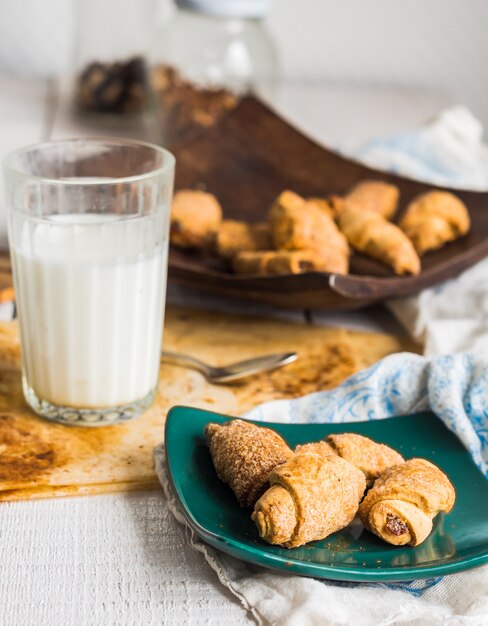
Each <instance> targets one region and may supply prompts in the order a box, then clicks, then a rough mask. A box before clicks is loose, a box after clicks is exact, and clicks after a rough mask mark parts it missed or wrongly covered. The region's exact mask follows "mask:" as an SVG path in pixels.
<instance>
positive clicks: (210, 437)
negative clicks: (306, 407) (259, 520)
mask: <svg viewBox="0 0 488 626" xmlns="http://www.w3.org/2000/svg"><path fill="white" fill-rule="evenodd" d="M205 436H206V439H207V445H208V447H209V449H210V454H211V456H212V460H213V463H214V466H215V470H216V472H217V475H218V477H219V478H220V480H222V481H224V482H225V483H227V484H228V485H229V486H230V488H231V489H232V490H233V491H234V493H235V494H236V497H237V499H238V501H239V504H240V505H241V506H252V505H253V504H254V503H255V502H256V500H257V499H258V498H259V496H260V495H261V494H262V493H263V491H264V490H265V489H266V487H267V485H268V478H269V473H270V472H271V470H272V469H274V468H275V467H276V465H278V464H279V463H283V462H285V461H286V460H287V459H289V458H290V457H292V456H293V452H292V450H291V449H290V448H289V446H288V445H287V443H286V442H285V440H284V439H283V438H282V437H281V436H280V435H278V433H277V432H275V431H274V430H270V429H269V428H264V427H262V426H257V425H256V424H253V423H251V422H245V421H243V420H239V419H234V420H230V421H229V422H226V423H225V424H222V425H221V424H212V423H211V424H207V426H206V428H205Z"/></svg>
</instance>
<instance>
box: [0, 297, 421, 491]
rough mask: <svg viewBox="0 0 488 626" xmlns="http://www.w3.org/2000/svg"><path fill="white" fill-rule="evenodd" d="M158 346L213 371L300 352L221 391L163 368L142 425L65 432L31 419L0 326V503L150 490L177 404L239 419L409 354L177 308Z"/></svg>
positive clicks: (331, 331) (10, 329)
mask: <svg viewBox="0 0 488 626" xmlns="http://www.w3.org/2000/svg"><path fill="white" fill-rule="evenodd" d="M164 345H165V347H166V348H167V349H168V350H173V351H181V352H187V353H190V354H192V355H194V356H196V357H199V358H201V359H203V360H205V361H207V362H209V363H211V364H215V365H223V364H225V363H226V362H228V361H229V359H232V360H238V359H244V358H249V357H252V356H256V355H260V354H266V353H270V352H277V351H296V352H298V354H299V358H298V360H297V361H296V362H295V363H293V364H291V365H289V366H287V367H285V368H283V369H281V370H276V371H275V372H271V373H266V374H260V375H257V376H254V377H253V378H250V379H248V380H247V381H246V382H241V383H235V384H232V385H226V386H222V385H220V386H218V385H211V384H209V383H208V382H206V380H205V379H204V378H203V377H202V376H201V375H200V374H199V373H197V372H194V371H191V370H185V369H181V368H177V367H174V366H167V365H163V366H162V367H161V371H160V381H159V391H158V395H157V399H156V401H155V403H154V405H153V406H152V407H151V409H150V410H149V411H147V412H146V413H145V414H144V415H142V416H141V417H139V418H138V419H135V420H132V421H131V422H127V423H125V424H120V425H114V426H107V427H103V428H86V427H85V428H83V427H72V426H63V425H59V424H55V423H52V422H48V421H46V420H43V419H41V418H38V417H36V416H35V415H34V414H33V413H32V412H31V411H30V409H29V408H28V407H27V405H26V404H25V402H24V400H23V397H22V390H21V384H20V350H19V349H20V346H19V340H18V334H17V325H16V323H15V322H8V323H2V324H0V501H1V500H4V501H6V500H20V499H33V498H46V497H55V496H66V495H77V494H96V493H107V492H115V491H126V490H132V489H143V488H151V487H154V486H155V485H156V484H157V483H156V477H155V474H154V471H153V461H152V449H153V448H154V446H155V445H156V444H158V443H160V442H161V441H162V439H163V432H164V428H163V427H164V421H165V417H166V414H167V412H168V410H169V408H170V407H172V406H174V405H175V404H183V405H190V406H194V407H199V408H204V409H209V410H214V411H218V412H221V413H226V414H229V415H241V414H242V413H244V412H245V411H248V410H249V409H251V408H252V407H254V406H256V405H257V404H259V403H261V402H265V401H267V400H272V399H278V398H293V397H297V396H300V395H303V394H305V393H310V392H312V391H317V390H321V389H327V388H329V387H333V386H335V385H337V384H339V383H340V382H341V381H342V380H344V379H345V378H346V377H347V376H349V375H351V374H353V373H354V372H356V371H358V370H360V369H362V368H364V367H367V366H369V365H371V364H372V363H374V362H375V361H377V360H378V359H380V358H382V357H383V356H386V355H387V354H390V353H393V352H398V351H401V350H412V349H415V348H414V347H413V346H412V345H411V344H410V343H409V342H408V340H406V339H402V338H398V337H394V336H391V335H385V334H373V333H364V332H354V331H350V330H345V329H336V328H324V327H316V326H312V325H306V324H303V325H299V324H293V323H290V322H283V321H277V320H272V319H262V318H254V317H247V316H234V315H227V314H222V313H211V312H201V311H188V310H182V309H169V310H168V311H167V316H166V323H165V335H164Z"/></svg>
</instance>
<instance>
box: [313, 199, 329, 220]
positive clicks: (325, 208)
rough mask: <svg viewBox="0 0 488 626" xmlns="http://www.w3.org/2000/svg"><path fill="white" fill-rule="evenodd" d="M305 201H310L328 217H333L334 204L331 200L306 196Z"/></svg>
mask: <svg viewBox="0 0 488 626" xmlns="http://www.w3.org/2000/svg"><path fill="white" fill-rule="evenodd" d="M307 202H312V203H313V204H315V206H316V207H317V208H318V209H320V210H321V211H322V212H323V213H325V214H326V215H327V216H328V217H331V218H332V219H334V217H335V208H334V204H333V202H332V201H331V200H329V199H327V198H315V197H311V198H307Z"/></svg>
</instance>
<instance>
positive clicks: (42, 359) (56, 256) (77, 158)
mask: <svg viewBox="0 0 488 626" xmlns="http://www.w3.org/2000/svg"><path fill="white" fill-rule="evenodd" d="M173 178H174V157H173V156H172V155H171V154H170V153H169V152H167V151H166V150H163V149H162V148H159V147H157V146H153V145H151V144H147V143H142V142H137V141H129V140H123V139H105V138H94V139H68V140H62V141H53V142H48V143H43V144H39V145H35V146H31V147H27V148H23V149H21V150H18V151H16V152H13V153H11V154H10V155H9V156H7V158H6V159H5V161H4V179H5V181H4V182H5V194H6V196H5V197H6V207H7V213H8V232H9V243H10V254H11V257H12V266H13V274H14V289H15V297H16V303H17V310H18V317H19V325H20V336H21V348H22V384H23V390H24V396H25V399H26V400H27V403H28V404H29V405H30V406H31V407H32V409H33V410H34V411H35V412H36V413H38V414H39V415H41V416H43V417H45V418H47V419H50V420H54V421H57V422H62V423H65V424H74V425H92V426H98V425H103V424H114V423H116V422H123V421H125V420H128V419H131V418H133V417H136V416H137V415H139V414H140V413H142V412H143V411H144V410H145V409H146V408H148V407H149V406H150V404H151V403H152V401H153V399H154V396H155V393H156V388H157V384H158V378H159V362H160V352H161V340H162V327H163V316H164V301H165V294H166V274H167V256H168V235H169V216H170V207H171V197H172V191H173Z"/></svg>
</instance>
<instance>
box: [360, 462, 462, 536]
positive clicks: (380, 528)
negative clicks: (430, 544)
mask: <svg viewBox="0 0 488 626" xmlns="http://www.w3.org/2000/svg"><path fill="white" fill-rule="evenodd" d="M455 497H456V496H455V491H454V487H453V486H452V484H451V482H450V481H449V479H448V478H447V476H446V475H445V474H444V473H443V472H441V470H440V469H439V468H438V467H436V466H435V465H434V464H433V463H430V462H429V461H426V460H425V459H410V460H409V461H405V463H402V464H401V465H394V466H393V467H390V468H389V469H387V470H386V471H385V472H384V473H383V474H382V475H381V476H380V477H379V478H378V479H377V480H376V482H375V484H374V485H373V487H372V488H371V489H370V490H369V491H368V493H367V494H366V496H365V498H364V500H363V501H362V502H361V505H360V507H359V516H360V518H361V521H362V522H363V524H364V525H365V527H366V528H367V529H368V530H370V531H371V532H373V533H374V534H375V535H377V536H378V537H380V538H381V539H383V540H384V541H386V542H388V543H391V544H393V545H406V544H408V545H410V546H418V545H419V544H421V543H422V542H423V541H424V540H425V539H426V538H427V537H428V535H429V534H430V531H431V530H432V520H433V519H434V517H435V516H436V515H437V514H438V513H440V512H441V511H444V512H446V513H448V512H449V511H450V510H451V509H452V507H453V505H454V500H455Z"/></svg>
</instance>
